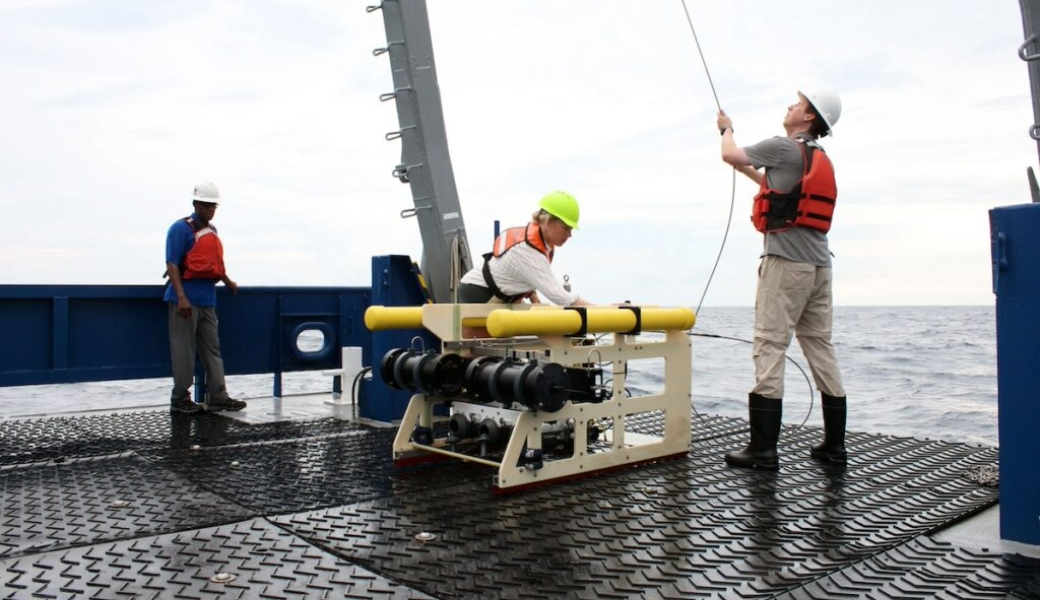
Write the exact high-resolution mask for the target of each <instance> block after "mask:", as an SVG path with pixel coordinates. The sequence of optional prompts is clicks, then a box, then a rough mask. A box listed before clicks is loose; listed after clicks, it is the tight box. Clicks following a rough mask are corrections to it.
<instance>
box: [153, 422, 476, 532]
mask: <svg viewBox="0 0 1040 600" xmlns="http://www.w3.org/2000/svg"><path fill="white" fill-rule="evenodd" d="M395 434H396V431H394V430H392V429H379V428H368V429H360V430H357V431H354V432H351V433H348V434H343V435H337V436H328V437H322V438H314V439H305V440H291V441H287V442H264V443H259V444H249V445H238V446H232V447H225V448H206V449H203V450H200V451H191V450H181V449H175V450H161V451H160V450H155V451H151V452H148V453H147V454H146V456H147V457H148V458H150V459H151V460H154V461H156V463H157V464H161V465H162V466H163V467H165V468H167V469H169V470H171V471H173V472H175V473H178V474H179V475H181V476H182V477H184V478H185V479H188V480H191V481H194V482H195V483H197V484H198V485H199V486H201V487H204V488H206V489H208V490H210V491H212V492H214V493H216V494H219V495H220V496H223V497H225V498H227V499H229V500H233V501H234V502H237V503H239V504H241V505H242V506H246V507H249V508H252V509H255V510H257V511H261V512H264V513H265V514H280V513H288V512H300V511H304V510H313V509H316V508H325V507H330V506H339V505H342V504H351V503H354V502H359V501H362V500H369V499H373V498H380V497H385V496H390V495H393V494H399V493H409V492H418V491H422V490H424V489H427V488H429V487H435V486H446V485H457V484H458V483H459V482H461V481H465V480H466V478H470V479H476V478H480V479H481V480H482V481H486V482H488V483H487V484H486V485H485V487H490V479H491V470H489V469H487V468H484V467H476V466H473V465H466V464H461V463H458V462H457V461H442V462H441V463H438V464H430V465H423V466H417V467H413V468H410V469H407V470H404V469H402V470H397V469H395V468H394V466H393V461H392V460H391V456H392V454H393V452H392V447H393V446H392V442H393V438H394V435H395Z"/></svg>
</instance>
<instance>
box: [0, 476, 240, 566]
mask: <svg viewBox="0 0 1040 600" xmlns="http://www.w3.org/2000/svg"><path fill="white" fill-rule="evenodd" d="M251 516H253V513H252V512H250V511H247V510H245V509H243V508H241V507H239V506H236V505H233V504H230V503H228V502H227V501H226V500H224V499H222V498H220V497H218V496H215V495H213V494H211V493H209V492H206V491H205V490H202V489H199V488H198V487H196V486H194V485H192V484H191V483H189V482H188V481H186V480H184V479H182V478H180V477H177V476H176V475H174V474H173V473H170V472H169V471H166V470H164V469H161V468H157V467H156V466H155V465H153V464H151V463H149V462H147V461H144V460H141V459H139V458H134V457H121V458H113V459H96V460H88V461H83V462H75V463H69V464H63V465H57V466H36V467H31V468H23V469H14V470H8V471H5V472H0V557H8V556H19V555H23V554H30V553H34V552H40V551H43V550H51V549H56V548H68V547H70V546H78V545H85V544H92V543H96V542H102V541H110V540H115V539H124V538H132V537H138V536H143V535H152V534H156V533H162V532H167V531H179V530H183V529H192V528H195V527H200V526H207V525H215V524H221V523H228V522H232V521H238V520H242V519H246V518H249V517H251Z"/></svg>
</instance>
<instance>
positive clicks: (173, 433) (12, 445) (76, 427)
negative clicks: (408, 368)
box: [0, 411, 362, 465]
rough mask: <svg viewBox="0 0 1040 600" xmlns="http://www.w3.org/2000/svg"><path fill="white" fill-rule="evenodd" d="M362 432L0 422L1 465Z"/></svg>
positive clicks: (136, 417) (207, 418) (318, 424)
mask: <svg viewBox="0 0 1040 600" xmlns="http://www.w3.org/2000/svg"><path fill="white" fill-rule="evenodd" d="M361 428H362V426H361V425H358V424H356V423H353V422H348V421H342V420H338V419H333V418H326V419H317V420H313V421H294V422H280V423H265V424H245V423H239V422H238V421H235V420H233V419H228V418H225V417H222V416H220V415H212V414H207V413H200V414H198V415H171V414H170V413H169V412H165V411H151V412H129V413H118V414H109V415H92V416H80V417H54V418H44V419H16V420H11V421H0V465H17V464H26V463H32V462H43V461H61V460H66V459H68V458H75V457H89V456H103V455H108V454H119V453H122V452H127V451H136V450H145V449H150V448H163V447H175V448H187V447H190V446H192V445H202V446H224V445H233V444H241V443H250V442H257V441H264V440H277V439H289V438H294V437H310V436H316V435H323V434H324V435H331V434H337V433H345V432H350V431H357V430H359V429H361Z"/></svg>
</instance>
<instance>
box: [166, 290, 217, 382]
mask: <svg viewBox="0 0 1040 600" xmlns="http://www.w3.org/2000/svg"><path fill="white" fill-rule="evenodd" d="M166 320H167V323H168V325H169V329H170V362H171V363H172V364H173V392H172V394H171V395H170V401H171V402H177V401H178V400H181V399H182V398H191V388H192V384H193V383H194V380H195V354H196V349H197V350H198V356H199V359H200V360H201V361H202V367H203V369H205V371H206V388H207V390H208V396H209V398H210V399H211V400H224V399H226V398H227V397H228V393H227V385H226V384H225V383H224V360H223V359H222V358H221V357H220V338H218V337H217V309H216V308H215V307H213V306H193V307H191V317H190V318H188V319H185V318H184V317H182V316H180V315H179V314H178V313H177V304H176V303H173V302H171V303H168V304H167V313H166Z"/></svg>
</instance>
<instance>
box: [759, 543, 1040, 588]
mask: <svg viewBox="0 0 1040 600" xmlns="http://www.w3.org/2000/svg"><path fill="white" fill-rule="evenodd" d="M778 577H784V574H782V573H779V574H778ZM1038 585H1040V560H1037V559H1030V558H1025V557H1022V556H1014V555H1009V556H1001V555H999V554H992V553H989V552H979V551H971V550H965V549H963V548H957V547H955V546H952V545H950V544H946V543H943V542H937V541H934V540H932V539H930V538H928V537H926V536H922V537H919V538H915V539H913V540H911V541H910V542H909V543H907V544H904V545H901V546H898V547H896V548H893V549H892V550H889V551H887V552H883V553H881V554H879V555H877V556H872V557H870V558H867V559H865V560H863V561H861V562H859V563H856V564H855V565H853V566H852V567H850V568H848V569H845V570H842V571H839V572H837V573H833V574H830V575H827V576H825V577H823V578H820V579H817V580H815V581H811V582H809V583H807V584H806V585H804V586H803V587H800V588H798V589H797V590H793V591H792V592H789V593H786V594H782V595H780V596H776V598H778V599H779V600H796V599H797V600H807V599H815V600H832V599H834V598H843V599H845V598H847V599H850V600H852V599H856V598H862V599H864V600H868V599H869V600H875V599H876V600H881V599H884V598H905V599H922V600H923V599H927V598H943V599H951V600H954V599H962V598H1020V599H1023V600H1025V599H1034V600H1035V599H1040V587H1038ZM748 587H749V588H750V586H748ZM749 591H750V590H749Z"/></svg>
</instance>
